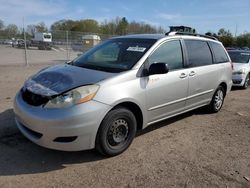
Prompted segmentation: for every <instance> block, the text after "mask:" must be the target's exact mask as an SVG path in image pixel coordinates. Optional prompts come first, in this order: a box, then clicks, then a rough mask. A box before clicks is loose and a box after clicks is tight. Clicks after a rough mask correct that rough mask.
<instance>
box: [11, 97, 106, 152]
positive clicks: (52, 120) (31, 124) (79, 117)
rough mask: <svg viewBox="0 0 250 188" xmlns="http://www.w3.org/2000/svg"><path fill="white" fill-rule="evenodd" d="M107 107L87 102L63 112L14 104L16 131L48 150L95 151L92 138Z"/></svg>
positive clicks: (16, 99)
mask: <svg viewBox="0 0 250 188" xmlns="http://www.w3.org/2000/svg"><path fill="white" fill-rule="evenodd" d="M110 109H111V106H108V105H105V104H102V103H99V102H96V101H89V102H87V103H84V104H80V105H76V106H73V107H69V108H63V109H45V108H42V107H34V106H30V105H28V104H27V103H25V102H24V101H23V99H22V97H21V95H20V94H19V93H18V94H17V96H16V98H15V101H14V112H15V120H16V124H17V127H18V128H19V130H20V131H21V132H22V133H23V135H24V136H25V137H27V138H28V139H29V140H31V141H32V142H34V143H36V144H38V145H41V146H44V147H47V148H51V149H57V150H64V151H79V150H86V149H92V148H94V147H95V138H96V134H97V131H98V128H99V125H100V124H101V121H102V119H103V118H104V116H105V115H106V113H107V112H108V111H109V110H110Z"/></svg>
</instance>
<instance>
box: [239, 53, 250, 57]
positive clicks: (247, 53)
mask: <svg viewBox="0 0 250 188" xmlns="http://www.w3.org/2000/svg"><path fill="white" fill-rule="evenodd" d="M240 55H247V56H249V55H250V53H240Z"/></svg>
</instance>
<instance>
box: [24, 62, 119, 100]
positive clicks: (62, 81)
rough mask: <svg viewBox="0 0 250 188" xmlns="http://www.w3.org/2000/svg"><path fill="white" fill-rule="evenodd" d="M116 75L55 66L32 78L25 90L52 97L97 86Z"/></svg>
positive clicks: (73, 67) (26, 83) (26, 84)
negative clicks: (84, 86)
mask: <svg viewBox="0 0 250 188" xmlns="http://www.w3.org/2000/svg"><path fill="white" fill-rule="evenodd" d="M116 74H117V73H108V72H102V71H97V70H91V69H86V68H81V67H77V66H72V65H68V64H63V65H55V66H51V67H48V68H45V69H43V70H41V71H40V72H38V73H37V74H35V75H34V76H32V77H31V78H30V79H29V80H27V81H26V82H25V84H24V88H23V89H24V90H26V89H27V90H29V91H30V92H32V93H35V94H39V95H42V96H47V97H50V96H56V95H59V94H61V93H64V92H66V91H69V90H71V89H74V88H77V87H80V86H83V85H89V84H95V83H97V82H99V81H101V80H104V79H107V78H110V77H113V76H114V75H116Z"/></svg>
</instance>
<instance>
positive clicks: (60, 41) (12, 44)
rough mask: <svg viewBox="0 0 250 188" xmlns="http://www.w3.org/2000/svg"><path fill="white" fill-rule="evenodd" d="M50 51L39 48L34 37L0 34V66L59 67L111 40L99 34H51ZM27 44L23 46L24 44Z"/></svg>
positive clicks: (59, 32) (68, 32)
mask: <svg viewBox="0 0 250 188" xmlns="http://www.w3.org/2000/svg"><path fill="white" fill-rule="evenodd" d="M50 33H51V35H52V42H51V43H50V46H49V48H42V47H41V46H39V42H37V43H36V44H35V45H34V44H33V40H34V37H33V36H31V35H29V34H26V35H24V34H23V32H22V33H20V34H18V35H11V34H10V33H5V32H3V31H0V57H1V58H0V65H36V64H58V63H63V62H67V61H70V60H73V59H74V58H76V57H77V56H78V55H80V54H81V53H84V52H85V51H87V50H88V49H89V48H91V47H93V46H95V45H96V44H98V43H100V42H103V41H105V40H107V39H108V38H111V37H113V35H103V34H98V33H83V32H73V31H52V32H50ZM25 38H26V40H25ZM24 41H26V43H25V42H24Z"/></svg>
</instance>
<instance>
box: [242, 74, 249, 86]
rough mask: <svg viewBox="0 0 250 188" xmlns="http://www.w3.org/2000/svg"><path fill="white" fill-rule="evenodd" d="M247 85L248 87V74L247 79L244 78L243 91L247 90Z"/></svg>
mask: <svg viewBox="0 0 250 188" xmlns="http://www.w3.org/2000/svg"><path fill="white" fill-rule="evenodd" d="M248 85H249V74H248V75H247V77H246V80H245V83H244V85H243V88H244V89H247V87H248Z"/></svg>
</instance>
